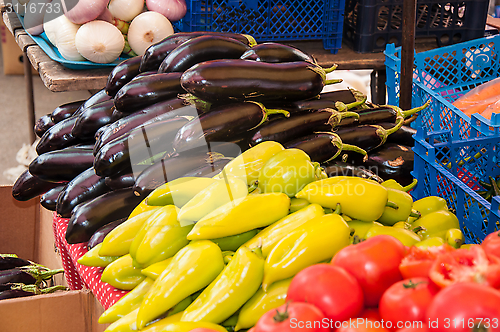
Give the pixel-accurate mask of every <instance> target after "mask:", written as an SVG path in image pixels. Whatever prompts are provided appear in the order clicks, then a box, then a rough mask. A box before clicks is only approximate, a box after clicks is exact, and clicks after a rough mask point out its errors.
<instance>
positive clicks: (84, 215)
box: [66, 188, 142, 244]
mask: <svg viewBox="0 0 500 332" xmlns="http://www.w3.org/2000/svg"><path fill="white" fill-rule="evenodd" d="M141 201H142V198H141V197H140V196H137V195H134V191H133V190H132V189H131V188H126V189H119V190H115V191H111V192H108V193H106V194H104V195H101V196H99V197H96V198H94V199H92V200H90V201H88V202H85V203H82V204H80V205H79V206H78V208H77V209H76V210H75V212H74V213H73V214H72V215H71V218H70V220H69V223H68V228H67V230H66V241H67V242H68V243H69V244H76V243H83V242H87V241H88V240H90V238H91V237H92V234H94V233H95V232H96V231H97V230H98V229H99V228H100V227H102V226H104V225H106V224H109V223H110V222H112V221H115V220H118V219H122V218H126V217H128V215H129V214H130V213H131V212H132V211H133V210H134V209H135V207H136V206H137V205H139V203H140V202H141Z"/></svg>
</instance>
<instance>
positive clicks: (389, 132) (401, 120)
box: [386, 116, 404, 136]
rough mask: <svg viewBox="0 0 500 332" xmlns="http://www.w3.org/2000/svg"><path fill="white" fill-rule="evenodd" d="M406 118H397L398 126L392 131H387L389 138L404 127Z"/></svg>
mask: <svg viewBox="0 0 500 332" xmlns="http://www.w3.org/2000/svg"><path fill="white" fill-rule="evenodd" d="M403 122H404V118H403V117H400V116H398V117H396V125H395V126H394V127H392V128H390V129H386V133H387V136H389V135H391V134H394V133H395V132H396V131H398V130H399V129H400V128H401V127H402V126H403Z"/></svg>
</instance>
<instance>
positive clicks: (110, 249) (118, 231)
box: [99, 207, 160, 256]
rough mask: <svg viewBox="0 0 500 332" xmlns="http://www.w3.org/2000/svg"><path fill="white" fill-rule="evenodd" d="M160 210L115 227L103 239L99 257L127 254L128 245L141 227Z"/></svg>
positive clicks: (154, 210) (131, 218)
mask: <svg viewBox="0 0 500 332" xmlns="http://www.w3.org/2000/svg"><path fill="white" fill-rule="evenodd" d="M159 209H160V208H159V207H154V209H150V210H148V211H144V212H142V213H140V214H138V215H135V216H133V217H129V218H128V219H127V220H126V221H125V222H123V223H121V224H120V225H118V226H117V227H115V228H114V229H113V230H112V231H111V232H109V233H108V235H106V236H105V237H104V240H103V241H102V246H101V247H100V249H99V256H123V255H126V254H128V253H129V251H130V244H131V243H132V240H133V239H134V237H135V236H136V234H137V232H138V231H139V229H141V227H142V225H143V224H144V223H145V222H146V220H148V219H149V217H151V216H153V215H154V214H155V213H157V212H158V210H159Z"/></svg>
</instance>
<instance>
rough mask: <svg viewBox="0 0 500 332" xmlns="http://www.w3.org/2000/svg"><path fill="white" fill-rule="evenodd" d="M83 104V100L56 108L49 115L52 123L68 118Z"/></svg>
mask: <svg viewBox="0 0 500 332" xmlns="http://www.w3.org/2000/svg"><path fill="white" fill-rule="evenodd" d="M84 102H85V100H79V101H73V102H71V103H66V104H62V105H60V106H58V107H56V109H55V110H54V111H52V114H51V115H50V117H51V119H52V121H54V123H58V122H61V121H62V120H64V119H67V118H69V117H70V116H72V115H73V114H74V113H75V112H76V111H77V110H78V109H79V108H80V106H82V105H83V103H84Z"/></svg>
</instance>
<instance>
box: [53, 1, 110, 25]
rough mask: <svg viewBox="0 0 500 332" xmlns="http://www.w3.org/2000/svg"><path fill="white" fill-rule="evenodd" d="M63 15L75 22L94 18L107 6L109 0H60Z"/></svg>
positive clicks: (84, 21) (80, 22) (79, 22)
mask: <svg viewBox="0 0 500 332" xmlns="http://www.w3.org/2000/svg"><path fill="white" fill-rule="evenodd" d="M61 1H62V8H63V11H64V15H66V17H67V18H68V19H69V20H70V21H71V22H73V23H75V24H83V23H87V22H90V21H93V20H95V19H96V18H97V17H99V15H100V14H101V13H102V12H103V11H104V9H106V7H107V6H108V3H109V0H61Z"/></svg>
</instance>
